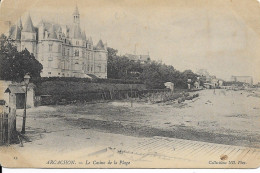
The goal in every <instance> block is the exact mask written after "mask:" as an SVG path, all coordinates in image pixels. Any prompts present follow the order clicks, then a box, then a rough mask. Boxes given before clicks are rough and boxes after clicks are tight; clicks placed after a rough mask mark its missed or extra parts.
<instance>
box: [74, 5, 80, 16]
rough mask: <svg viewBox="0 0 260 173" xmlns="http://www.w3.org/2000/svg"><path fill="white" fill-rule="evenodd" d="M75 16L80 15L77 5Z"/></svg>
mask: <svg viewBox="0 0 260 173" xmlns="http://www.w3.org/2000/svg"><path fill="white" fill-rule="evenodd" d="M73 15H79V9H78V5H76V8H75V10H74V13H73Z"/></svg>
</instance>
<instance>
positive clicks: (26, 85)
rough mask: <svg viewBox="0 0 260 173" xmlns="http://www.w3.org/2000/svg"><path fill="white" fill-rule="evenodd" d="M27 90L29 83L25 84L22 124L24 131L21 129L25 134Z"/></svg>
mask: <svg viewBox="0 0 260 173" xmlns="http://www.w3.org/2000/svg"><path fill="white" fill-rule="evenodd" d="M27 90H28V84H25V96H24V111H23V125H22V131H21V133H22V134H25V122H26V102H27Z"/></svg>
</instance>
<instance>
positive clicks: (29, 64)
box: [0, 35, 43, 82]
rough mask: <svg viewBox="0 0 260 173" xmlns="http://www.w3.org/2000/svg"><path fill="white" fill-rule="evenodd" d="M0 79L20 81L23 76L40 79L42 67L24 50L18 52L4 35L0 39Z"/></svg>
mask: <svg viewBox="0 0 260 173" xmlns="http://www.w3.org/2000/svg"><path fill="white" fill-rule="evenodd" d="M0 40H1V42H0V79H2V80H12V81H18V82H20V81H22V80H23V77H24V75H25V74H27V73H29V75H30V76H31V77H32V78H34V77H40V73H41V71H42V68H43V67H42V65H41V63H39V62H38V61H37V60H36V59H35V57H34V56H33V54H30V52H29V51H28V50H27V49H25V50H23V51H21V52H18V51H17V49H16V47H15V46H14V45H13V44H12V43H10V42H9V41H8V40H7V38H6V37H5V36H4V35H1V37H0Z"/></svg>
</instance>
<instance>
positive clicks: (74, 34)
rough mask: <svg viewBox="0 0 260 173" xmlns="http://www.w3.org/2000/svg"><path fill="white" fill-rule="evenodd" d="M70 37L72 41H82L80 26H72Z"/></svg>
mask: <svg viewBox="0 0 260 173" xmlns="http://www.w3.org/2000/svg"><path fill="white" fill-rule="evenodd" d="M72 37H73V38H74V39H82V36H81V31H80V26H79V25H74V26H73V31H72Z"/></svg>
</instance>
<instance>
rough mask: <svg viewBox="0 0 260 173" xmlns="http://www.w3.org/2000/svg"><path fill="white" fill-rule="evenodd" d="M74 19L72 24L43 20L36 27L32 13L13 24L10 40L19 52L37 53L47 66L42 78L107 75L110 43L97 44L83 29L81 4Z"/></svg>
mask: <svg viewBox="0 0 260 173" xmlns="http://www.w3.org/2000/svg"><path fill="white" fill-rule="evenodd" d="M72 18H73V23H72V24H70V25H67V24H64V25H62V24H57V23H52V22H48V21H44V20H41V22H40V23H39V24H38V25H37V26H34V24H33V22H32V19H31V16H30V14H29V15H28V16H27V18H26V20H25V21H23V22H22V21H21V19H20V20H18V22H17V24H16V25H13V26H11V27H10V30H9V37H8V39H9V41H11V42H12V43H13V44H14V45H16V47H17V50H18V51H22V50H24V49H27V50H28V51H29V52H30V53H32V54H34V56H35V57H36V59H37V60H38V61H39V62H40V63H41V64H42V65H43V70H42V73H41V77H78V78H88V77H89V78H91V76H92V77H93V76H95V77H98V78H107V56H108V54H107V44H104V43H103V41H102V40H99V42H98V43H97V44H96V45H94V44H93V41H92V38H91V37H87V36H86V33H85V31H84V30H81V27H80V13H79V10H78V7H76V8H75V10H74V13H73V14H72Z"/></svg>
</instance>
